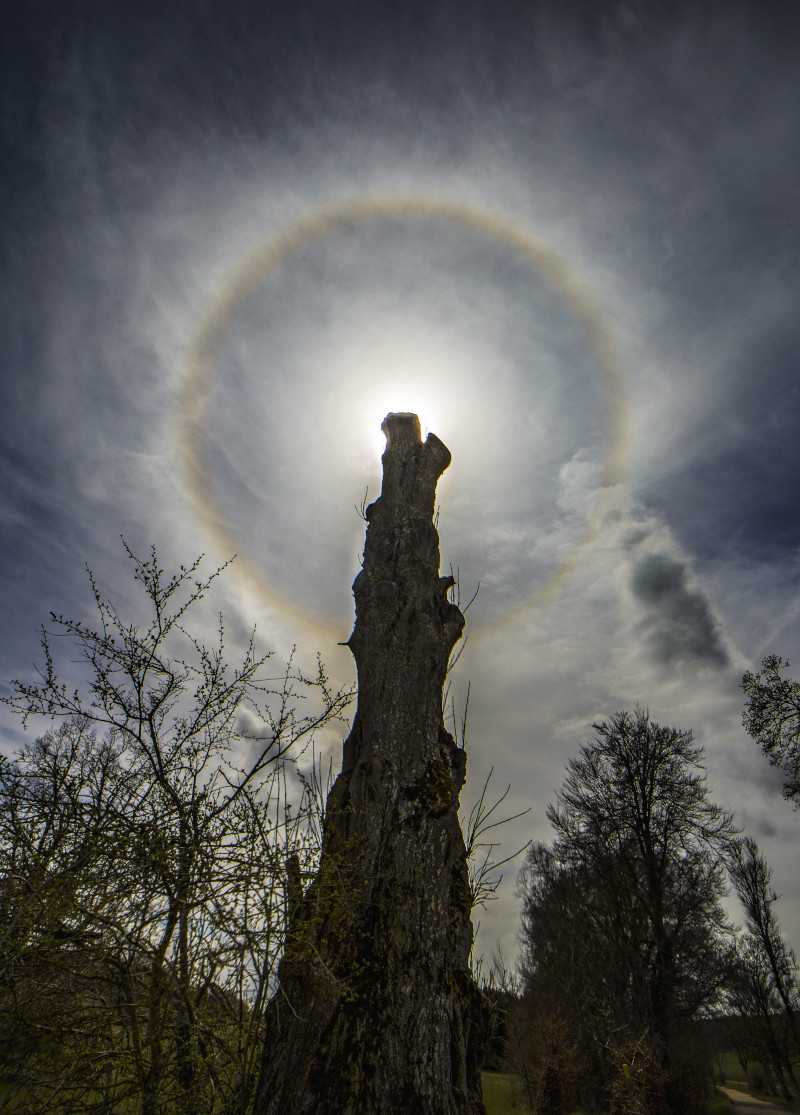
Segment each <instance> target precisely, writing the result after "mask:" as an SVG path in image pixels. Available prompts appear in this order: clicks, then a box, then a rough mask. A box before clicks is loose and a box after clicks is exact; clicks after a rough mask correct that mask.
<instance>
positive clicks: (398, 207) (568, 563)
mask: <svg viewBox="0 0 800 1115" xmlns="http://www.w3.org/2000/svg"><path fill="white" fill-rule="evenodd" d="M386 217H427V218H434V219H438V220H446V221H453V222H456V223H459V224H463V225H465V226H467V227H468V228H471V229H474V230H476V231H478V232H481V233H484V234H486V235H488V236H491V237H492V238H494V239H495V240H498V241H499V242H501V243H503V244H506V245H507V246H508V247H510V248H511V249H513V250H514V251H516V252H517V253H519V254H520V255H522V256H523V257H524V258H525V259H526V260H527V261H528V262H529V263H530V264H531V265H532V266H533V267H535V268H536V270H538V271H539V272H540V273H541V274H542V275H543V276H544V277H545V278H546V279H547V280H548V281H549V282H550V284H551V285H552V286H553V287H554V288H555V289H556V290H557V291H558V293H559V294H560V295H561V296H562V297H563V298H564V300H565V301H566V302H567V304H568V305H569V307H570V309H571V310H572V312H573V314H574V315H575V317H576V318H577V320H578V322H579V324H580V326H581V328H582V330H583V332H584V334H585V336H586V338H587V341H588V342H589V347H590V349H591V352H592V355H593V357H594V361H595V364H596V365H597V368H598V371H599V373H600V380H601V386H602V391H603V398H604V402H605V409H606V450H605V458H604V465H603V473H602V477H601V481H600V486H601V487H611V486H613V485H616V484H619V483H620V482H621V480H622V478H623V476H624V472H625V461H626V456H627V426H628V423H627V407H626V399H625V389H624V376H623V371H622V368H621V365H620V360H619V357H618V355H617V350H616V345H615V343H614V340H613V337H612V335H611V332H610V330H609V328H608V326H607V325H606V323H605V320H604V318H603V316H602V314H601V312H600V310H599V309H598V308H597V307H596V305H595V304H594V302H593V301H592V300H591V299H590V298H589V296H588V295H587V293H586V291H585V290H584V289H583V287H582V286H581V284H580V283H579V281H578V279H577V277H576V275H575V273H574V271H573V270H572V269H571V268H570V267H569V266H568V265H567V264H566V263H565V262H564V261H563V259H561V257H559V256H558V255H557V254H556V253H555V252H553V251H552V250H551V249H550V248H548V247H547V246H546V245H545V244H543V243H542V242H541V241H540V240H539V239H538V238H536V237H535V236H533V235H532V234H531V233H530V232H527V231H525V230H523V229H520V228H518V227H517V226H516V225H514V224H513V223H512V222H511V221H508V220H506V219H504V218H502V217H498V216H496V215H495V214H493V213H490V212H487V211H486V210H483V209H480V208H477V207H474V206H471V205H466V204H462V203H460V202H454V201H448V200H445V199H440V198H435V197H424V196H420V197H418V196H405V195H401V196H395V197H393V196H378V197H364V198H357V199H354V200H351V201H346V202H342V203H339V204H334V205H329V206H325V207H323V208H320V209H317V210H315V211H314V212H312V213H310V214H308V215H307V216H305V217H303V218H301V219H300V220H297V221H295V222H294V223H292V224H291V225H289V226H288V227H286V228H284V229H283V230H282V231H280V232H279V233H277V235H275V236H273V237H270V238H269V239H268V240H267V241H266V242H264V243H263V244H262V245H260V246H259V247H258V248H256V249H255V250H254V251H253V252H251V253H250V254H249V255H248V256H247V257H246V258H245V260H244V261H243V262H242V263H241V264H240V265H239V266H238V267H237V268H236V269H235V270H234V271H233V273H232V274H231V276H230V277H229V279H228V281H227V282H226V283H225V284H224V285H223V287H222V288H221V290H220V291H219V292H218V293H217V295H216V297H215V298H214V299H213V300H212V301H211V303H210V304H209V305H208V306H207V308H206V311H205V313H204V316H203V319H202V321H201V322H200V325H199V327H198V329H197V330H196V332H195V334H194V337H193V338H192V341H191V344H190V345H189V349H188V351H187V354H186V359H185V361H184V365H183V369H182V374H181V376H180V381H179V386H178V393H177V435H178V452H179V459H180V466H181V472H182V474H183V480H184V484H185V488H186V491H187V494H188V496H189V499H190V501H191V503H192V505H193V508H194V510H195V513H196V515H197V517H198V519H199V521H200V523H201V524H202V525H203V527H204V528H205V529H206V531H207V532H208V533H209V535H210V536H211V537H212V539H213V540H214V542H215V543H216V544H217V545H218V546H219V548H220V551H221V552H222V553H227V554H230V553H234V552H236V551H237V550H238V546H237V544H236V539H235V538H234V536H233V533H232V531H231V529H230V527H229V526H228V524H227V522H226V520H225V516H224V514H223V512H222V509H221V507H220V505H219V502H218V500H217V497H216V493H215V491H214V483H213V479H212V475H211V465H210V459H209V453H208V410H209V399H210V395H211V388H212V384H213V380H214V373H215V369H216V366H217V362H218V360H219V357H220V355H221V352H222V348H223V346H224V344H225V341H226V339H227V336H228V334H229V332H230V330H231V329H232V328H233V325H234V324H235V322H236V319H237V317H238V316H239V314H240V313H241V311H242V310H243V308H244V306H245V304H246V302H247V301H248V299H249V298H250V297H251V295H252V294H253V293H254V292H255V291H256V289H257V288H258V287H259V286H260V285H261V283H262V282H263V281H264V279H266V277H267V276H268V275H269V274H270V273H271V272H273V271H274V270H275V269H276V268H277V267H279V266H280V265H281V264H282V263H283V262H284V261H285V260H287V259H288V258H289V257H290V256H292V255H293V254H294V253H295V252H297V251H299V250H300V249H301V248H303V247H305V245H307V244H310V243H311V242H313V241H314V240H318V239H320V238H321V237H323V236H326V235H328V234H329V233H331V232H335V231H336V230H338V229H340V228H344V227H347V226H349V225H354V224H359V223H361V222H363V221H369V220H377V219H381V218H386ZM601 513H602V512H601V508H600V507H599V506H598V502H597V501H596V502H595V507H594V509H593V511H592V512H591V514H590V516H589V518H588V520H587V522H586V526H585V528H584V530H583V533H582V534H581V536H580V538H579V539H578V541H577V542H576V543H575V545H574V546H573V548H572V550H571V552H570V554H569V556H568V557H567V558H566V560H565V561H564V562H563V563H562V565H561V566H560V567H559V568H558V569H557V570H556V571H555V573H553V575H552V576H551V577H550V578H549V579H548V581H547V582H546V583H545V584H544V585H543V586H542V587H541V588H539V589H538V590H537V591H536V592H535V593H534V594H533V595H532V596H530V597H528V598H527V599H526V600H524V601H523V602H522V603H521V604H520V605H519V606H518V607H517V608H515V609H514V610H513V611H512V612H511V613H510V614H509V615H507V616H506V617H504V618H503V619H501V620H497V621H494V622H493V623H491V624H487V625H486V626H485V627H483V628H481V629H480V633H481V634H483V633H485V632H487V631H490V630H492V629H494V628H496V627H498V626H499V625H500V624H503V623H505V622H507V621H508V620H509V619H513V618H518V617H519V616H520V615H521V614H522V613H523V612H526V611H528V610H529V609H531V608H533V607H534V606H536V605H537V604H540V603H541V602H542V601H543V600H545V599H546V598H547V597H548V596H550V595H552V594H553V592H554V591H555V589H556V588H557V587H558V586H559V585H560V583H561V582H562V581H563V579H564V578H565V577H566V576H567V575H568V574H569V573H570V572H572V571H573V570H574V569H575V567H576V566H577V565H578V563H579V561H580V560H581V558H582V556H583V554H584V553H585V551H586V549H587V548H588V546H589V545H590V544H591V542H592V541H593V539H594V537H595V536H596V533H597V525H598V520H599V516H600V514H601ZM234 568H235V569H236V572H237V574H238V575H239V576H240V577H241V578H242V579H243V580H244V581H245V582H246V583H247V584H248V586H249V587H250V588H251V589H253V590H255V591H256V592H257V593H258V595H259V596H261V598H262V599H263V600H264V601H265V603H267V604H268V605H269V606H271V607H276V608H279V609H280V610H281V611H283V612H284V613H286V614H287V615H288V616H290V617H291V618H292V620H293V621H295V622H300V623H301V624H303V625H306V626H308V625H310V626H311V627H312V628H314V629H316V634H317V635H319V634H322V633H324V636H325V637H326V638H330V637H331V636H334V637H335V635H336V633H335V632H334V631H333V630H332V629H331V628H329V627H327V626H325V625H324V624H321V623H319V621H317V620H314V619H313V618H312V617H310V616H308V615H306V613H304V612H303V611H302V610H301V609H299V608H297V607H296V606H295V605H294V604H292V603H291V601H289V600H287V599H286V598H285V597H283V596H282V595H281V594H280V593H278V592H277V591H275V590H274V589H273V588H272V587H271V586H270V585H269V584H267V582H266V580H265V579H264V577H263V576H262V575H261V573H260V572H259V571H258V570H257V569H256V568H255V567H254V566H253V565H252V563H251V562H249V561H248V560H247V558H246V557H244V556H242V555H241V554H240V555H239V557H238V559H237V562H236V565H235V567H234Z"/></svg>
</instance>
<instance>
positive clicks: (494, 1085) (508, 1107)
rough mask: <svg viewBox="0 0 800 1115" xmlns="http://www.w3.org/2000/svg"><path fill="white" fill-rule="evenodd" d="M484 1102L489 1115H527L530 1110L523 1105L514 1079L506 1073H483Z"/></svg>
mask: <svg viewBox="0 0 800 1115" xmlns="http://www.w3.org/2000/svg"><path fill="white" fill-rule="evenodd" d="M481 1078H482V1080H483V1102H484V1104H485V1105H486V1110H487V1112H488V1115H527V1113H529V1112H530V1110H531V1109H530V1108H529V1107H528V1105H527V1104H526V1103H523V1101H522V1098H521V1096H520V1095H519V1092H518V1091H517V1090H516V1088H515V1085H514V1079H513V1077H511V1076H509V1075H508V1073H505V1072H484V1073H481Z"/></svg>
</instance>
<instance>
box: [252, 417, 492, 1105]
mask: <svg viewBox="0 0 800 1115" xmlns="http://www.w3.org/2000/svg"><path fill="white" fill-rule="evenodd" d="M383 430H384V433H385V434H386V438H387V445H386V451H385V452H384V454H383V489H382V492H381V496H380V499H378V500H377V501H376V502H375V503H373V504H372V505H371V506H370V507H369V508H368V510H367V520H368V523H369V526H368V528H367V539H366V544H365V547H364V564H363V568H362V570H361V572H360V573H359V574H358V576H357V577H356V580H355V583H354V585H353V593H354V595H355V601H356V624H355V629H354V631H353V634H352V636H351V637H350V641H349V644H348V645H349V646H350V648H351V650H352V652H353V655H354V657H355V660H356V665H357V668H358V706H357V709H356V715H355V719H354V721H353V728H352V731H351V732H350V735H349V737H348V739H347V740H346V741H345V744H344V755H343V761H342V772H341V774H340V775H339V777H338V778H337V780H336V782H335V783H334V786H333V788H332V789H331V792H330V795H329V797H328V803H327V811H326V817H325V826H324V837H323V847H322V858H321V862H320V866H319V870H318V872H317V875H316V877H315V878H314V880H313V882H312V883H311V884H310V885H309V886H308V888H307V889H306V891H305V892H304V893H303V891H302V889H301V888H300V887H299V886H298V883H297V880H296V879H295V881H294V883H293V885H292V886H291V887H290V888H289V900H290V901H289V905H290V919H289V920H290V924H289V932H288V938H287V943H286V951H285V954H284V957H283V959H282V961H281V965H280V970H279V978H280V988H279V990H278V992H277V994H276V995H275V997H274V998H273V1000H272V1002H271V1004H270V1006H269V1008H268V1015H267V1038H266V1046H265V1056H264V1065H263V1070H262V1076H261V1081H260V1083H259V1089H258V1096H257V1101H256V1105H255V1111H256V1113H257V1115H287V1113H289V1112H291V1113H292V1115H485V1109H484V1106H483V1102H482V1099H481V1085H480V1075H479V1070H480V1065H481V1062H482V1059H483V1049H484V1043H485V1040H486V1035H487V1029H488V1021H489V1008H488V1007H487V1005H486V1003H485V1000H484V999H483V997H482V995H481V993H480V992H479V991H478V989H477V988H476V986H475V984H474V982H473V981H472V978H471V976H470V971H469V952H470V948H471V945H472V923H471V921H470V913H471V895H470V888H469V880H468V874H467V863H466V853H465V848H464V841H463V838H462V835H461V830H460V827H459V823H458V797H459V792H460V790H461V787H462V785H463V783H464V777H465V770H466V757H465V755H464V752H463V750H461V749H459V748H458V747H457V746H456V744H455V742H454V741H453V739H452V737H451V736H450V735H449V734H448V733H447V732H446V731H445V728H444V724H443V721H442V687H443V684H444V679H445V674H446V672H447V664H448V660H449V657H450V653H451V651H452V649H453V646H454V645H455V643H456V642H457V640H458V639H459V638H460V636H461V632H462V629H463V627H464V617H463V616H462V614H461V612H460V611H459V609H458V608H457V607H456V606H455V604H452V603H450V602H449V601H448V599H447V591H448V589H449V588H450V587H451V585H452V583H453V579H452V577H440V576H439V536H438V534H437V532H436V528H435V526H434V525H433V522H432V518H433V510H434V500H435V494H436V484H437V481H438V479H439V477H440V476H441V474H442V473H443V472H444V470H445V469H446V468H447V466H448V465H449V463H450V453H449V451H448V450H447V448H446V447H445V446H444V445H443V444H442V442H441V441H439V439H438V438H437V437H435V436H434V435H433V434H430V435H429V436H428V438H427V440H426V441H425V443H424V444H423V443H422V441H421V439H420V428H419V421H418V419H417V417H416V415H414V414H390V415H388V416H387V418H386V420H385V422H384V423H383Z"/></svg>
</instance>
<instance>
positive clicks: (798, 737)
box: [741, 654, 800, 806]
mask: <svg viewBox="0 0 800 1115" xmlns="http://www.w3.org/2000/svg"><path fill="white" fill-rule="evenodd" d="M788 669H789V663H788V662H786V661H784V659H783V658H780V657H779V656H778V655H777V654H770V655H768V656H767V657H766V658H765V659H764V660H763V661H762V663H761V669H760V670H759V671H758V673H752V671H750V670H748V671H747V673H746V674H745V675H744V677H743V678H742V681H741V688H742V689H743V690H744V691H745V693H746V694H747V704H746V705H745V708H744V713H743V714H742V722H743V723H744V726H745V728H746V729H747V731H748V733H749V734H750V735H751V736H752V737H753V739H754V740H755V741H756V743H758V744H759V745H760V746H761V750H762V751H763V752H764V754H765V755H766V756H767V758H768V759H769V761H770V763H771V764H772V766H776V767H780V768H781V770H782V771H783V772H784V774H785V775H786V781H785V783H784V786H783V796H784V797H785V798H786V799H787V800H788V801H792V802H794V804H795V806H798V805H800V682H796V681H794V680H792V678H789V677H785V676H784V671H786V670H788Z"/></svg>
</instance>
